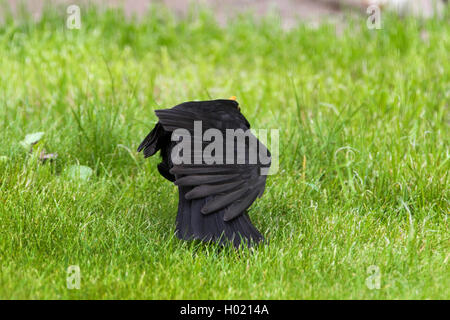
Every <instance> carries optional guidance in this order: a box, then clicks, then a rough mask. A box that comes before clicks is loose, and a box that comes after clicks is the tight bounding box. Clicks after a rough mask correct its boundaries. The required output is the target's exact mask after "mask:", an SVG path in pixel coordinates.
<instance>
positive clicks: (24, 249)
mask: <svg viewBox="0 0 450 320" xmlns="http://www.w3.org/2000/svg"><path fill="white" fill-rule="evenodd" d="M81 14H82V15H81V17H82V28H81V29H80V30H69V29H66V27H65V8H60V9H54V10H46V11H45V12H44V15H43V18H42V20H41V21H40V22H37V23H34V22H33V20H32V19H31V17H30V16H28V15H26V14H22V15H21V16H19V17H16V18H12V17H11V16H10V15H7V14H5V16H6V18H5V19H4V20H5V23H4V24H3V25H1V26H0V52H1V53H0V70H1V71H0V128H1V130H0V141H1V143H0V156H1V158H0V267H1V270H0V298H3V299H13V298H18V299H28V298H33V299H53V298H56V299H60V298H62V299H72V298H74V299H78V298H89V299H90V298H95V299H104V298H106V299H111V298H118V299H126V298H131V299H135V298H140V299H172V298H177V299H253V298H257V299H316V298H322V299H355V298H357V299H409V298H412V299H428V298H440V299H449V298H450V292H449V288H450V269H449V261H448V260H449V254H450V245H449V244H450V239H449V232H448V213H449V169H450V162H449V123H450V118H449V100H450V81H449V80H450V79H449V78H450V59H449V52H450V30H449V27H448V26H449V12H448V10H447V12H446V13H445V15H444V17H443V19H441V20H438V19H436V20H428V21H419V20H413V19H408V18H406V19H402V20H400V19H397V18H395V17H392V16H389V15H385V14H383V16H382V17H383V29H381V30H368V29H367V28H366V17H364V16H362V17H361V19H359V20H358V19H353V20H350V19H349V20H348V21H347V22H346V24H345V26H344V29H343V32H342V33H341V32H339V33H337V32H336V30H335V27H333V26H332V25H328V24H323V25H322V26H320V27H319V28H316V29H312V28H309V27H307V26H306V25H302V24H299V26H298V27H296V28H293V29H291V30H289V31H283V30H282V29H281V28H280V27H279V23H278V21H277V19H274V18H270V17H269V18H267V19H263V20H261V21H257V19H253V18H252V17H251V16H249V15H243V16H241V17H236V18H235V19H234V20H233V21H231V22H230V23H229V24H228V25H227V26H226V27H223V28H222V27H219V26H218V25H217V23H216V22H215V21H214V19H213V18H212V17H211V15H210V14H208V13H206V12H200V13H196V12H194V11H193V12H192V13H191V14H190V15H189V16H188V17H186V18H184V19H175V18H174V17H173V16H171V15H170V14H169V13H168V12H167V11H165V10H163V9H162V8H159V7H155V8H153V9H152V10H150V12H149V13H148V14H147V16H146V17H145V19H143V20H141V22H140V23H137V22H132V21H129V20H126V19H124V18H123V15H122V14H121V13H120V11H112V10H111V11H106V12H102V13H99V12H97V10H96V9H94V8H90V9H89V10H87V9H86V10H85V9H82V12H81ZM231 95H235V96H237V98H238V101H239V102H240V104H241V110H242V112H243V113H244V115H245V116H246V117H247V118H248V119H249V121H250V122H251V123H252V126H253V127H254V128H278V129H280V170H279V172H278V173H277V174H276V175H273V176H270V177H269V179H268V185H267V188H266V192H265V195H264V196H263V197H262V198H261V199H259V200H258V201H257V202H256V203H255V204H254V205H253V206H252V208H251V211H250V215H251V217H252V219H253V221H254V224H255V225H256V226H257V227H258V228H259V229H260V230H261V231H262V233H263V234H264V235H265V237H266V238H267V239H269V241H270V244H269V245H265V246H262V247H260V248H258V249H257V250H255V251H254V252H249V251H246V250H244V251H242V252H235V251H234V250H218V249H217V248H215V247H214V246H205V245H199V244H196V243H185V242H181V241H179V240H178V239H176V238H175V237H174V236H173V231H174V221H175V215H176V211H177V189H176V187H175V186H173V185H172V184H170V183H169V182H168V181H166V180H164V179H163V178H162V177H161V176H159V174H158V173H157V170H156V164H157V163H158V161H159V159H158V158H157V157H155V158H151V159H149V160H144V159H143V156H142V155H141V154H137V153H136V152H135V150H136V148H137V146H138V144H139V143H140V141H141V140H142V138H143V137H144V136H145V135H146V134H147V133H148V131H149V130H150V129H151V128H152V126H153V124H154V122H155V120H156V117H155V115H154V113H153V110H154V109H158V108H166V107H172V106H173V105H175V104H178V103H180V102H183V101H186V100H201V99H210V98H211V99H214V98H228V97H229V96H231ZM37 131H44V132H45V135H44V138H43V140H42V141H41V142H40V143H39V144H38V145H37V146H36V147H35V148H34V149H35V151H34V153H33V154H30V153H29V152H28V150H26V149H25V148H23V147H22V146H21V145H20V141H22V140H23V139H24V137H25V135H26V134H28V133H32V132H37ZM43 148H45V150H46V151H47V152H51V153H58V155H59V156H58V159H56V161H53V162H46V163H44V164H41V163H39V161H38V160H37V156H38V153H39V152H40V150H42V149H43ZM304 159H306V162H305V163H304ZM76 164H81V165H86V166H89V167H91V168H92V169H94V175H93V176H92V177H91V178H90V179H89V180H88V181H81V180H79V179H71V178H69V177H68V174H67V168H68V167H69V166H71V165H76ZM69 265H79V266H80V269H81V288H80V290H68V289H67V287H66V276H67V268H68V266H69ZM372 265H374V266H376V267H378V268H379V270H380V273H381V283H380V284H381V286H380V289H378V290H377V289H375V290H371V289H369V288H368V286H367V285H366V279H367V278H368V277H369V276H370V275H371V274H370V272H368V268H369V267H370V266H372Z"/></svg>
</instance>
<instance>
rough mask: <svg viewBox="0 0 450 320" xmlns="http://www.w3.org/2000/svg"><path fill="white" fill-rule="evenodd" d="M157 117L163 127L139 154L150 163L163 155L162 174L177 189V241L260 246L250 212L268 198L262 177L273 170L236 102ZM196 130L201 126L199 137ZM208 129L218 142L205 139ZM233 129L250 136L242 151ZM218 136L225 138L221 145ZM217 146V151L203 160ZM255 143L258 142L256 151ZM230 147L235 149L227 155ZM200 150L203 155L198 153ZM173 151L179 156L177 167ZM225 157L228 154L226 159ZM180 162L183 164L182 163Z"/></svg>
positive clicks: (197, 104) (183, 107)
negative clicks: (152, 157)
mask: <svg viewBox="0 0 450 320" xmlns="http://www.w3.org/2000/svg"><path fill="white" fill-rule="evenodd" d="M155 113H156V116H157V117H158V120H159V121H158V122H157V123H156V125H155V127H154V128H153V130H151V131H150V133H149V134H148V135H147V137H145V139H144V140H143V141H142V143H141V144H140V146H139V148H138V152H140V151H144V156H145V158H147V157H150V156H152V155H154V154H155V153H156V152H158V151H159V150H160V151H161V158H162V161H161V163H160V164H158V171H159V173H160V174H161V175H162V176H163V177H164V178H166V179H167V180H169V181H171V182H173V183H174V184H175V185H176V186H178V193H179V201H178V214H177V218H176V231H175V233H176V235H177V237H178V238H180V239H183V240H194V239H195V240H202V241H205V242H216V243H219V244H220V245H227V244H230V243H231V244H232V245H234V246H235V247H239V246H240V245H241V244H243V245H246V246H252V245H255V244H257V243H258V242H260V241H262V240H263V236H262V235H261V233H260V232H259V231H258V230H257V229H256V228H255V227H254V226H253V224H252V222H251V221H250V217H249V215H248V212H247V209H248V208H249V207H250V206H251V205H252V203H253V202H254V201H255V200H256V198H257V197H261V196H262V194H263V192H264V189H265V185H266V177H267V176H266V175H264V174H262V169H266V170H268V168H269V167H270V152H269V151H268V150H267V148H266V147H265V146H264V145H263V144H262V143H261V142H260V141H259V140H258V139H256V137H255V136H254V135H253V134H252V133H251V132H250V130H249V129H250V124H249V122H248V121H247V119H246V118H245V117H244V116H243V115H242V113H241V112H240V108H239V104H238V102H237V101H235V100H233V99H232V98H230V99H228V100H227V99H219V100H210V101H189V102H184V103H181V104H179V105H176V106H175V107H173V108H171V109H163V110H155ZM198 124H201V128H200V131H199V130H198V129H199V125H198ZM209 129H213V130H215V131H214V132H215V133H216V135H215V136H214V139H212V138H210V139H205V138H206V134H205V133H207V132H208V130H209ZM227 129H228V130H227ZM230 129H231V132H240V133H242V132H245V133H247V135H245V136H244V140H240V141H241V142H242V141H243V142H244V143H241V144H240V145H239V143H238V140H239V135H235V136H232V135H228V134H227V132H229V131H230ZM180 130H181V131H180ZM196 130H197V131H196ZM177 132H183V133H184V135H177V134H176V133H177ZM199 133H200V135H199ZM217 133H221V134H222V135H223V141H222V142H221V141H220V140H221V139H219V138H218V137H217ZM196 134H197V135H196ZM185 139H191V141H189V142H191V143H190V145H189V144H184V146H185V147H186V146H187V147H186V148H185V149H183V150H181V151H180V150H179V149H180V148H179V145H178V147H177V144H181V141H183V142H187V141H186V140H185ZM213 140H214V142H216V144H215V146H216V147H217V148H216V149H217V150H216V149H214V150H212V151H211V156H209V157H208V156H205V154H206V150H207V148H208V147H207V146H208V144H210V143H212V141H213ZM199 141H200V143H198V142H199ZM252 141H253V142H255V141H256V147H255V144H254V143H252ZM230 143H231V145H232V147H231V149H227V148H229V145H230ZM221 146H223V148H222V150H221V148H219V147H221ZM199 147H200V150H196V149H195V148H197V149H198V148H199ZM175 148H178V149H177V150H178V154H179V156H178V158H176V161H175V159H174V150H175ZM219 151H222V153H220V152H219ZM225 151H227V152H228V151H230V152H229V153H227V155H226V159H225ZM264 152H265V153H266V155H267V157H266V159H268V161H267V160H266V161H265V162H264V163H263V161H262V160H260V159H259V157H258V159H257V160H256V161H255V159H254V158H255V157H253V161H252V156H254V155H255V154H257V155H260V154H263V153H264ZM175 153H176V152H175ZM180 156H181V157H182V158H183V157H184V158H183V159H184V161H180ZM238 159H240V160H238ZM212 160H213V161H212Z"/></svg>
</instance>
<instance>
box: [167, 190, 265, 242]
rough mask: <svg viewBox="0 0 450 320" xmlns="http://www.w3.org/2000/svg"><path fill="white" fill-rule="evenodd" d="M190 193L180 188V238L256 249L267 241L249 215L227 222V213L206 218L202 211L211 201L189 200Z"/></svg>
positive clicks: (218, 213)
mask: <svg viewBox="0 0 450 320" xmlns="http://www.w3.org/2000/svg"><path fill="white" fill-rule="evenodd" d="M186 191H187V190H186V189H185V188H184V187H180V188H179V193H180V200H179V204H178V215H177V219H176V234H177V236H178V237H179V238H180V239H183V240H194V239H196V240H202V241H205V242H210V241H212V242H217V243H219V244H221V245H226V244H227V243H231V244H233V245H234V246H235V247H239V246H240V245H241V243H245V245H247V246H252V245H255V244H257V243H258V242H260V241H262V240H263V239H264V238H263V236H262V235H261V233H260V232H259V231H258V230H257V229H256V228H255V227H254V226H253V224H252V222H251V220H250V217H249V216H248V214H247V213H244V214H242V215H240V216H238V217H237V218H235V219H233V220H231V221H225V220H224V214H225V210H220V211H218V212H215V213H212V214H208V215H205V214H203V213H201V211H200V210H201V208H202V206H203V205H204V204H205V202H206V201H208V198H205V199H195V200H186V199H185V197H184V196H185V194H186Z"/></svg>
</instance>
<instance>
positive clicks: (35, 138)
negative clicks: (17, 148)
mask: <svg viewBox="0 0 450 320" xmlns="http://www.w3.org/2000/svg"><path fill="white" fill-rule="evenodd" d="M43 136H44V132H35V133H30V134H27V135H26V136H25V139H23V140H22V141H21V142H20V144H21V145H22V146H23V147H24V148H25V149H30V147H31V146H32V145H34V144H36V143H38V142H39V140H41V139H42V137H43Z"/></svg>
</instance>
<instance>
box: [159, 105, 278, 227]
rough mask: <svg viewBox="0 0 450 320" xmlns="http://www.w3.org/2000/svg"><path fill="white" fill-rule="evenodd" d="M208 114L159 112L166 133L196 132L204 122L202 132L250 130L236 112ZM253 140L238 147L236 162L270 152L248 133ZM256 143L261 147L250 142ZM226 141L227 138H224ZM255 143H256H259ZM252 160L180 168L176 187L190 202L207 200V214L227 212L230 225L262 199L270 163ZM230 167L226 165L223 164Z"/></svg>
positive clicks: (175, 170)
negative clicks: (263, 171) (265, 171)
mask: <svg viewBox="0 0 450 320" xmlns="http://www.w3.org/2000/svg"><path fill="white" fill-rule="evenodd" d="M213 110H214V111H213V112H211V111H210V112H208V111H205V110H199V109H194V108H191V109H188V110H186V108H185V109H176V108H172V109H168V110H167V109H166V110H156V111H155V113H156V115H157V116H158V118H159V121H160V123H161V125H162V126H163V128H164V130H166V131H173V130H175V129H178V128H183V129H186V130H188V131H189V132H193V130H194V121H199V120H201V121H202V130H203V131H205V130H207V129H210V128H215V129H218V130H220V131H221V132H223V133H225V130H226V129H243V130H247V129H249V124H248V122H247V120H246V119H245V117H244V116H243V115H242V114H241V113H240V112H239V111H238V110H237V108H236V109H235V110H233V109H228V110H227V109H220V108H218V109H213ZM247 134H248V135H249V136H248V138H249V139H246V140H245V144H242V145H241V148H239V147H238V146H237V145H235V147H234V153H235V154H234V158H235V159H236V157H237V154H238V153H242V152H243V153H244V154H245V155H249V154H250V153H252V152H253V153H255V152H266V153H268V150H267V149H266V147H265V146H264V145H263V144H262V143H261V142H259V141H258V139H256V137H255V136H253V134H251V133H247ZM253 138H254V139H255V140H256V141H257V144H256V146H255V144H254V143H251V142H250V139H253ZM224 140H225V138H224ZM255 140H253V141H255ZM249 158H250V156H244V159H245V160H244V161H243V163H242V164H215V163H213V164H206V163H204V162H202V163H200V164H192V163H189V164H185V163H181V164H176V165H173V166H172V168H171V169H170V173H171V174H172V175H174V176H175V182H174V183H175V184H176V185H177V186H179V187H185V188H186V190H188V191H187V193H186V194H185V198H186V199H187V200H193V199H205V200H206V202H205V204H204V205H203V207H202V208H201V212H202V213H203V214H212V213H214V212H217V211H219V210H225V214H224V220H225V221H230V220H232V219H234V218H236V217H237V216H239V215H241V214H243V213H244V212H245V211H246V210H247V209H248V208H249V207H250V206H251V205H252V203H253V202H254V201H255V200H256V198H257V197H260V196H262V194H263V192H264V189H265V184H266V176H265V175H261V169H262V168H268V167H269V166H270V161H269V163H266V164H262V163H260V162H259V161H256V163H254V162H251V161H249ZM223 162H225V163H226V161H223Z"/></svg>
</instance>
